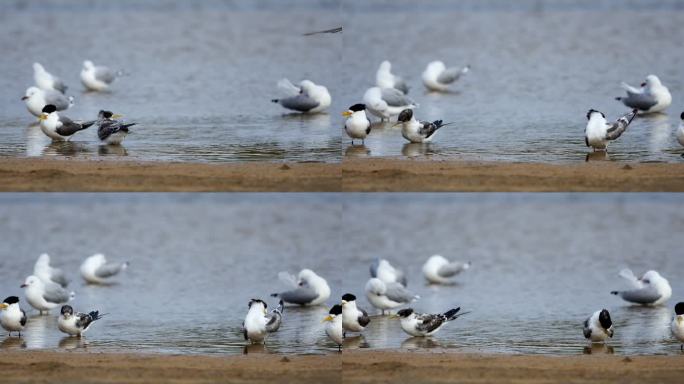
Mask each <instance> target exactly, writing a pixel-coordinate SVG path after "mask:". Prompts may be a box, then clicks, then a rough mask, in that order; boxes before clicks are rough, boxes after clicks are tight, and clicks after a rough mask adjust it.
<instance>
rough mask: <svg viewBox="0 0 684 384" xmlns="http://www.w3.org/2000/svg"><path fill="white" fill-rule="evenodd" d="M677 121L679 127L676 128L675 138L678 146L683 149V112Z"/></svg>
mask: <svg viewBox="0 0 684 384" xmlns="http://www.w3.org/2000/svg"><path fill="white" fill-rule="evenodd" d="M679 119H680V121H679V126H678V127H677V132H676V136H677V141H678V142H679V144H680V145H681V146H683V147H684V112H682V113H681V115H679Z"/></svg>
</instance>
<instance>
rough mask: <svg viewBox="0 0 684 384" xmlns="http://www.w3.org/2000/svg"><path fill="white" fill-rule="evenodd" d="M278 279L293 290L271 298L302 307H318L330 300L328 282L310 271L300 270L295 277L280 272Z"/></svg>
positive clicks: (276, 294)
mask: <svg viewBox="0 0 684 384" xmlns="http://www.w3.org/2000/svg"><path fill="white" fill-rule="evenodd" d="M278 278H279V279H280V280H281V281H283V282H284V283H286V284H288V285H290V286H291V287H292V288H293V289H291V290H289V291H285V292H280V293H273V294H271V296H273V297H280V298H281V299H283V300H284V301H285V302H286V303H290V304H298V305H302V306H310V305H319V304H323V303H325V301H326V300H328V298H330V287H329V286H328V282H327V281H325V279H324V278H322V277H320V276H318V275H317V274H316V273H315V272H314V271H312V270H310V269H302V270H301V271H299V275H298V276H297V277H295V276H294V275H291V274H289V273H287V272H280V273H278Z"/></svg>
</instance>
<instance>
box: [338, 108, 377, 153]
mask: <svg viewBox="0 0 684 384" xmlns="http://www.w3.org/2000/svg"><path fill="white" fill-rule="evenodd" d="M342 116H344V117H346V118H347V119H346V120H345V121H344V131H345V132H346V133H347V136H349V137H351V139H352V145H354V139H361V144H363V141H364V140H365V139H366V137H368V135H369V134H370V131H371V121H370V119H369V118H368V116H366V105H365V104H354V105H352V106H351V107H349V109H348V110H346V111H344V112H342Z"/></svg>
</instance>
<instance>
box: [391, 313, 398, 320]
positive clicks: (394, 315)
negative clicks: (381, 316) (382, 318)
mask: <svg viewBox="0 0 684 384" xmlns="http://www.w3.org/2000/svg"><path fill="white" fill-rule="evenodd" d="M389 318H390V319H398V318H399V315H397V314H396V313H395V314H393V315H389Z"/></svg>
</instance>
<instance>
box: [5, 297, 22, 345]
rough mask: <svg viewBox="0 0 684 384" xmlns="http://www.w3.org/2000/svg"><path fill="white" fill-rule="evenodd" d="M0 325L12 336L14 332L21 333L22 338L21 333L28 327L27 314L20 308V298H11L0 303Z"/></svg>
mask: <svg viewBox="0 0 684 384" xmlns="http://www.w3.org/2000/svg"><path fill="white" fill-rule="evenodd" d="M0 325H2V328H3V329H5V331H7V332H9V335H10V336H12V332H19V337H21V331H23V330H24V326H26V312H24V310H23V309H21V308H19V298H18V297H16V296H10V297H8V298H6V299H5V300H4V301H3V302H2V303H0Z"/></svg>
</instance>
